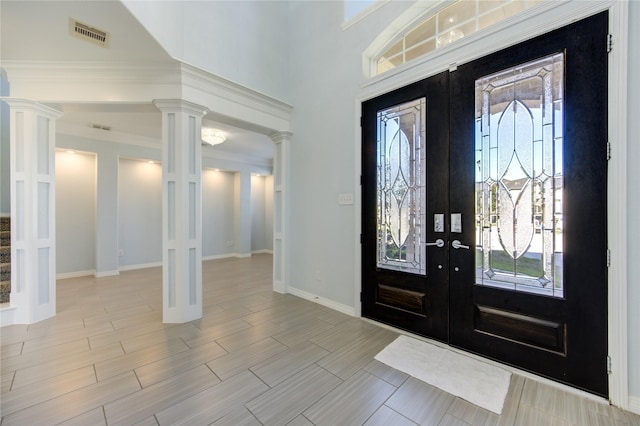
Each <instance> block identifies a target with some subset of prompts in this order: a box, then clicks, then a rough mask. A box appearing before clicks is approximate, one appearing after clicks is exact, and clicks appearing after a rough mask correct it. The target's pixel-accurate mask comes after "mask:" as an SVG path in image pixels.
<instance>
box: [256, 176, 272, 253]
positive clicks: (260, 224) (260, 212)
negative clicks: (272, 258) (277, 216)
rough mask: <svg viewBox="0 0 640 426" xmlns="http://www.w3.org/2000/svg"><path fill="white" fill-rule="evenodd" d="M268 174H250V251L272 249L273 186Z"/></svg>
mask: <svg viewBox="0 0 640 426" xmlns="http://www.w3.org/2000/svg"><path fill="white" fill-rule="evenodd" d="M269 178H270V176H251V251H264V250H269V251H271V250H273V186H271V187H269V181H270V179H269Z"/></svg>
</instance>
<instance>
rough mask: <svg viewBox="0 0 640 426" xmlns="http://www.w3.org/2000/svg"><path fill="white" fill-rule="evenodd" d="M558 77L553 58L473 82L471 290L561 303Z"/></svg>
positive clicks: (560, 64)
mask: <svg viewBox="0 0 640 426" xmlns="http://www.w3.org/2000/svg"><path fill="white" fill-rule="evenodd" d="M563 75H564V56H563V54H560V53H559V54H555V55H551V56H548V57H545V58H542V59H538V60H535V61H532V62H528V63H525V64H522V65H519V66H516V67H514V68H510V69H507V70H503V71H500V72H498V73H495V74H492V75H488V76H485V77H483V78H480V79H478V80H476V85H475V90H476V95H475V96H476V142H475V143H476V148H475V149H476V165H477V169H476V244H477V254H476V284H478V285H484V286H493V287H500V288H508V289H513V290H516V291H524V292H530V293H539V294H545V295H549V296H553V297H560V298H561V297H563V296H564V292H563V282H562V275H563V274H562V270H563V267H562V253H563V248H562V230H563V218H562V191H563V165H562V164H563V159H562V156H563V90H564V88H563Z"/></svg>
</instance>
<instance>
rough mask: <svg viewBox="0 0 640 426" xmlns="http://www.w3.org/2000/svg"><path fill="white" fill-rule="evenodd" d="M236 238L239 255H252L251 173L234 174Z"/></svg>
mask: <svg viewBox="0 0 640 426" xmlns="http://www.w3.org/2000/svg"><path fill="white" fill-rule="evenodd" d="M233 198H234V206H233V210H234V216H235V218H234V225H235V227H234V228H235V229H234V239H235V249H236V253H237V255H238V257H251V173H249V172H236V173H235V175H234V195H233Z"/></svg>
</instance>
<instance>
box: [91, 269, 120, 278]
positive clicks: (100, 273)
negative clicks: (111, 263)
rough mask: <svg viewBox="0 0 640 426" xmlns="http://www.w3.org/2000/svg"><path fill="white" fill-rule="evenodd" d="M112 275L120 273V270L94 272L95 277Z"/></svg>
mask: <svg viewBox="0 0 640 426" xmlns="http://www.w3.org/2000/svg"><path fill="white" fill-rule="evenodd" d="M114 275H120V271H117V270H116V271H102V272H96V274H95V277H96V278H104V277H113V276H114Z"/></svg>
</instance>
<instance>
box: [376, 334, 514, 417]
mask: <svg viewBox="0 0 640 426" xmlns="http://www.w3.org/2000/svg"><path fill="white" fill-rule="evenodd" d="M375 359H377V360H378V361H380V362H382V363H384V364H386V365H388V366H389V367H392V368H395V369H396V370H400V371H402V372H404V373H406V374H409V375H410V376H412V377H415V378H416V379H419V380H422V381H423V382H426V383H428V384H430V385H432V386H435V387H438V388H440V389H442V390H443V391H445V392H448V393H450V394H452V395H455V396H458V397H460V398H462V399H464V400H466V401H469V402H470V403H472V404H475V405H478V406H480V407H482V408H485V409H487V410H489V411H492V412H494V413H496V414H500V413H502V406H503V405H504V398H505V397H506V396H507V391H508V390H509V382H510V381H511V373H510V372H508V371H506V370H503V369H502V368H498V367H495V366H493V365H490V364H487V363H485V362H482V361H478V360H476V359H473V358H471V357H468V356H465V355H462V354H459V353H457V352H454V351H451V350H449V349H445V348H441V347H438V346H436V345H432V344H430V343H427V342H423V341H422V340H418V339H413V338H411V337H408V336H400V337H398V338H397V339H396V340H394V341H393V342H392V343H391V344H389V346H387V347H386V348H384V349H383V350H382V351H380V353H378V355H376V356H375Z"/></svg>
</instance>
